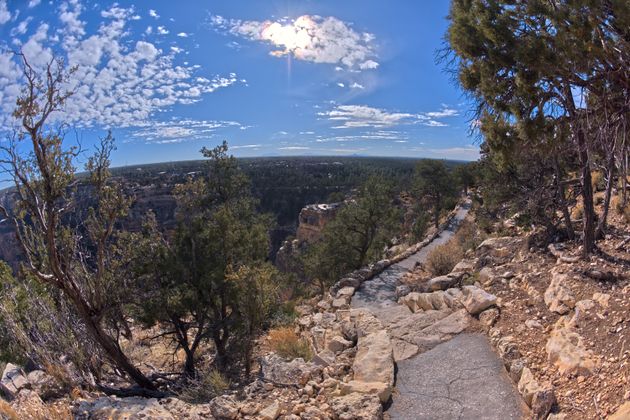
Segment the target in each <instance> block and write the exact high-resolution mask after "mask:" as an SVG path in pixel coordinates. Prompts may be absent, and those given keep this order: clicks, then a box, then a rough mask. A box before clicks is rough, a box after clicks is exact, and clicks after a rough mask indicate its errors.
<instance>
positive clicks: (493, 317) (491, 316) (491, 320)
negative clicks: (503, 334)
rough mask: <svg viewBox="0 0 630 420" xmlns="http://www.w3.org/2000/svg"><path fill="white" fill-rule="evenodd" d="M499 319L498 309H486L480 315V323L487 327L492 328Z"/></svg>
mask: <svg viewBox="0 0 630 420" xmlns="http://www.w3.org/2000/svg"><path fill="white" fill-rule="evenodd" d="M498 319H499V310H498V309H497V308H490V309H486V310H485V311H483V312H481V313H480V314H479V321H480V322H481V323H482V324H483V325H485V326H486V327H492V326H493V325H494V324H495V323H496V322H497V320H498Z"/></svg>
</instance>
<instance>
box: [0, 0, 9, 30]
mask: <svg viewBox="0 0 630 420" xmlns="http://www.w3.org/2000/svg"><path fill="white" fill-rule="evenodd" d="M10 20H11V12H9V9H8V8H7V0H0V25H4V24H5V23H7V22H8V21H10Z"/></svg>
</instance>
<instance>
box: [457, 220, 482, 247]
mask: <svg viewBox="0 0 630 420" xmlns="http://www.w3.org/2000/svg"><path fill="white" fill-rule="evenodd" d="M485 238H486V235H485V234H484V233H482V232H480V231H479V230H478V229H477V225H476V224H475V223H473V222H471V221H470V220H468V219H465V220H464V221H463V222H462V223H461V225H460V226H459V230H458V231H457V234H456V235H455V240H456V241H457V243H458V244H459V246H460V247H461V249H462V252H466V251H468V250H469V249H472V250H475V249H477V247H478V246H479V245H481V243H482V242H483V241H484V239H485Z"/></svg>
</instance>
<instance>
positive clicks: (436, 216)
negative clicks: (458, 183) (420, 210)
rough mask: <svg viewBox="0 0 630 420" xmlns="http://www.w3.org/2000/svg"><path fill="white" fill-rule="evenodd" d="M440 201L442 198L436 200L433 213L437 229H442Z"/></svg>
mask: <svg viewBox="0 0 630 420" xmlns="http://www.w3.org/2000/svg"><path fill="white" fill-rule="evenodd" d="M440 201H441V199H440V197H437V198H436V199H435V208H434V209H433V212H434V213H435V214H434V215H433V223H434V224H435V228H436V229H438V228H439V227H440V207H441V206H440Z"/></svg>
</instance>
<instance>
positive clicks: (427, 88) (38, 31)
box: [0, 0, 478, 166]
mask: <svg viewBox="0 0 630 420" xmlns="http://www.w3.org/2000/svg"><path fill="white" fill-rule="evenodd" d="M448 4H449V2H448V1H447V0H438V1H431V2H428V1H415V0H402V1H395V2H393V1H384V0H380V1H377V0H360V1H356V0H344V1H339V0H301V1H297V0H295V1H289V0H282V1H280V0H277V1H260V0H248V1H245V0H230V1H221V2H219V1H213V2H208V1H191V0H186V1H179V2H178V1H151V2H147V1H144V2H126V1H120V2H117V3H110V2H105V1H102V2H99V3H98V4H96V3H93V2H82V1H80V0H71V1H63V2H57V1H55V2H52V1H46V0H39V1H38V0H8V1H7V0H0V127H2V128H3V129H4V130H6V129H8V128H10V127H11V126H12V124H14V122H13V121H12V119H11V116H10V115H11V110H12V108H13V104H14V103H15V97H16V95H17V92H18V91H19V86H20V77H21V76H20V71H19V67H18V61H17V60H16V58H15V57H14V56H13V55H12V53H11V51H16V50H22V51H23V52H24V54H25V55H26V56H27V57H28V58H29V61H30V62H31V63H32V64H33V65H35V66H36V67H37V66H42V65H44V64H45V63H46V61H47V60H48V59H50V57H52V55H53V54H54V55H56V56H60V57H64V58H65V60H66V63H67V64H68V65H76V66H77V68H78V70H77V72H76V73H75V76H74V77H73V80H71V81H70V82H69V86H68V87H69V88H72V89H73V90H75V92H76V93H75V95H74V96H73V97H72V98H71V100H70V101H69V102H68V104H67V107H66V109H65V110H64V112H63V113H60V114H58V115H56V116H55V118H56V120H57V121H66V122H69V123H70V124H71V126H72V127H73V128H74V130H76V133H78V136H79V138H80V139H81V140H82V143H83V144H84V145H86V144H88V145H89V144H90V143H91V142H93V141H94V140H95V139H96V138H97V136H102V135H104V134H105V130H107V129H112V131H113V133H114V136H115V137H116V139H117V144H118V150H117V152H116V153H115V155H114V159H113V163H114V165H117V166H118V165H125V164H136V163H148V162H159V161H172V160H183V159H196V158H199V157H200V155H199V149H200V148H201V147H202V146H212V145H215V144H218V143H220V142H221V141H222V140H223V139H226V140H228V142H229V144H230V146H231V150H232V152H233V153H234V154H236V155H237V156H275V155H352V154H359V155H379V156H405V157H437V158H448V159H475V158H476V157H477V155H478V148H477V146H476V145H473V144H472V143H473V140H472V139H471V138H470V137H469V136H468V127H469V121H468V112H467V111H468V109H469V105H467V104H466V103H465V101H464V99H463V96H462V95H461V92H460V91H459V90H458V89H457V88H456V87H455V86H453V84H452V82H451V81H450V79H449V76H448V75H447V74H445V73H444V72H443V69H442V67H441V66H440V65H436V64H435V60H434V57H435V52H436V50H437V49H439V48H441V47H442V38H443V36H444V33H445V30H446V26H447V21H446V19H445V17H446V15H447V13H448ZM74 138H75V135H74V131H73V134H72V136H71V137H69V138H68V141H73V139H74Z"/></svg>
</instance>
